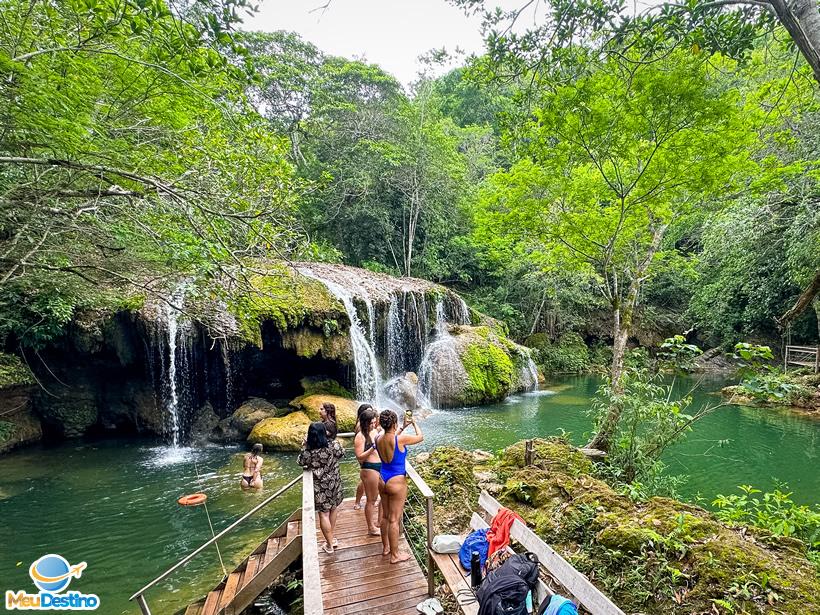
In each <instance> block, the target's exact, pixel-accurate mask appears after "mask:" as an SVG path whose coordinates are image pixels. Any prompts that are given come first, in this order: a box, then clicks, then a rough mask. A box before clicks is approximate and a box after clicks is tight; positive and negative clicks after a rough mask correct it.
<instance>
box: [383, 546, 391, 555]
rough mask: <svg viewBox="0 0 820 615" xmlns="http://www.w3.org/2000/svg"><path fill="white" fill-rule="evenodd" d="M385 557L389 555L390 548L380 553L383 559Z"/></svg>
mask: <svg viewBox="0 0 820 615" xmlns="http://www.w3.org/2000/svg"><path fill="white" fill-rule="evenodd" d="M387 555H390V548H389V547H388V548H387V549H384V550H383V551H382V557H385V556H387Z"/></svg>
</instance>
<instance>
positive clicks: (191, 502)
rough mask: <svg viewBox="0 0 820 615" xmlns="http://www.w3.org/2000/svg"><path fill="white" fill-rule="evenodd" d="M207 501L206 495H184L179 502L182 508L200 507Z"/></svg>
mask: <svg viewBox="0 0 820 615" xmlns="http://www.w3.org/2000/svg"><path fill="white" fill-rule="evenodd" d="M207 499H208V496H207V495H205V494H204V493H192V494H191V495H183V496H182V497H181V498H179V499H178V500H177V502H178V503H179V505H180V506H199V505H200V504H203V503H204V502H205V500H207Z"/></svg>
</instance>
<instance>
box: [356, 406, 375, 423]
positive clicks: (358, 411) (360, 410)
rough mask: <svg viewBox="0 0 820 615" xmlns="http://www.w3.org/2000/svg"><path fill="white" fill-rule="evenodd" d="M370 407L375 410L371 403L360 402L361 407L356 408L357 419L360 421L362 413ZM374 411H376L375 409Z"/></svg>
mask: <svg viewBox="0 0 820 615" xmlns="http://www.w3.org/2000/svg"><path fill="white" fill-rule="evenodd" d="M368 409H370V410H373V406H371V405H370V404H359V409H358V410H356V420H357V421H358V420H359V417H360V416H361V415H362V412H364V411H365V410H368ZM373 411H374V412H375V410H373Z"/></svg>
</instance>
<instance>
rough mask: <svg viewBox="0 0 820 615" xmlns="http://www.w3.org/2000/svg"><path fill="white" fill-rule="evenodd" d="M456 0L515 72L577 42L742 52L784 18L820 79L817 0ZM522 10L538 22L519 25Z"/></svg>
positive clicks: (558, 58) (553, 59)
mask: <svg viewBox="0 0 820 615" xmlns="http://www.w3.org/2000/svg"><path fill="white" fill-rule="evenodd" d="M451 2H453V4H455V5H457V6H461V7H462V8H464V9H465V10H467V11H470V12H482V13H483V16H484V29H485V35H486V40H487V47H488V52H489V56H490V58H491V59H492V60H493V61H496V62H498V63H500V64H503V65H505V67H506V68H507V69H511V70H512V73H513V74H517V75H521V74H524V73H526V72H532V71H533V70H540V69H542V68H544V67H545V66H556V65H559V64H561V63H562V62H565V60H566V52H567V50H568V49H571V47H572V46H573V45H575V44H577V43H579V42H584V43H587V44H588V45H590V46H591V47H595V48H597V49H600V50H602V51H606V52H612V53H615V54H619V53H621V52H622V51H623V49H624V47H627V48H638V47H643V48H644V49H645V50H646V52H647V55H648V56H651V55H652V54H654V53H657V52H658V50H659V49H660V48H663V47H668V46H669V45H670V44H672V45H678V44H680V43H683V44H684V46H686V47H690V46H693V45H695V46H698V47H701V48H704V49H706V50H708V51H709V52H712V53H714V52H721V53H723V54H726V55H729V56H731V57H733V58H740V57H743V55H744V54H746V53H747V52H749V51H751V50H752V49H753V47H754V45H755V42H756V39H757V38H758V37H759V34H760V31H761V29H769V30H770V29H771V28H772V26H773V25H774V24H780V25H781V26H782V27H783V28H784V29H785V30H786V31H787V32H788V33H789V36H790V37H791V39H792V41H793V42H794V44H795V45H796V46H797V48H798V49H799V50H800V53H801V54H802V56H803V58H804V60H805V61H806V62H807V64H808V65H809V66H810V67H811V69H812V71H813V72H814V76H815V79H816V80H817V81H820V7H818V5H817V2H816V1H815V0H687V1H685V2H675V1H669V2H661V3H657V4H651V5H650V6H649V8H647V9H645V10H644V11H643V12H641V13H638V14H634V12H633V11H634V7H633V6H632V5H630V4H627V3H624V2H621V1H620V0H585V1H583V2H573V1H571V0H522V2H521V4H520V5H519V6H517V7H516V8H514V9H511V10H501V9H496V10H492V9H487V8H485V5H486V4H487V3H486V2H485V0H451ZM524 15H526V16H527V17H526V20H527V21H531V22H532V23H533V24H534V25H533V26H530V27H523V28H522V27H519V26H520V24H521V23H522V22H524V21H525V19H522V16H524ZM608 43H614V44H613V45H611V46H609V45H608Z"/></svg>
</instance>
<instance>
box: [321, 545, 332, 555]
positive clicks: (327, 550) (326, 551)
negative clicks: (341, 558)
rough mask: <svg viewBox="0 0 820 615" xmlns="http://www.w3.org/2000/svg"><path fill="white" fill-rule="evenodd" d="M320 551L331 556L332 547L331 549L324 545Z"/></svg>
mask: <svg viewBox="0 0 820 615" xmlns="http://www.w3.org/2000/svg"><path fill="white" fill-rule="evenodd" d="M322 551H324V552H325V553H328V554H330V555H332V554H333V547H331V546H330V545H329V544H327V543H325V544H323V545H322Z"/></svg>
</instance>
